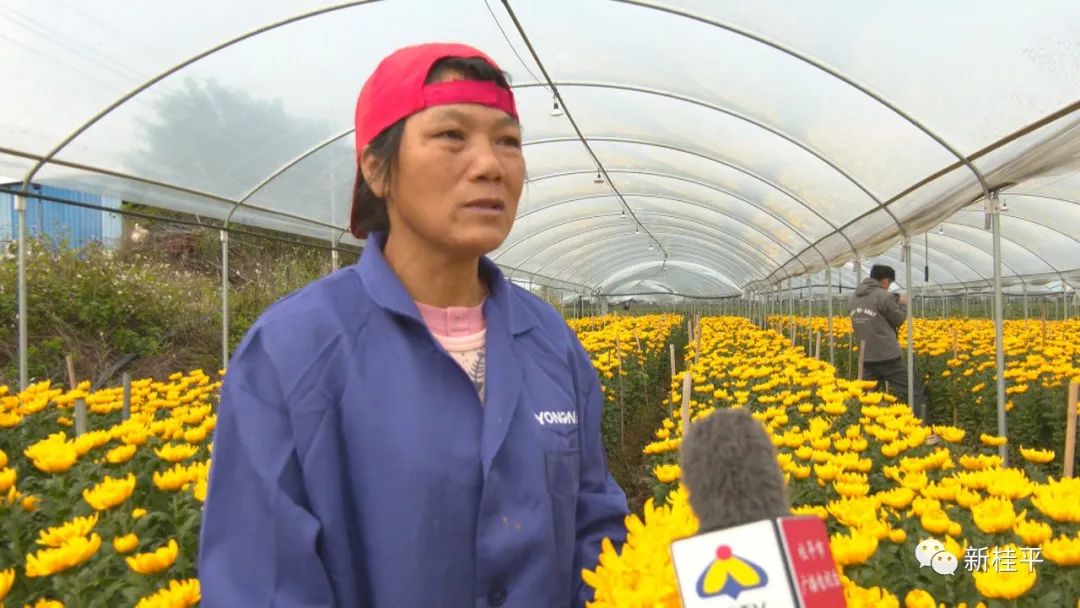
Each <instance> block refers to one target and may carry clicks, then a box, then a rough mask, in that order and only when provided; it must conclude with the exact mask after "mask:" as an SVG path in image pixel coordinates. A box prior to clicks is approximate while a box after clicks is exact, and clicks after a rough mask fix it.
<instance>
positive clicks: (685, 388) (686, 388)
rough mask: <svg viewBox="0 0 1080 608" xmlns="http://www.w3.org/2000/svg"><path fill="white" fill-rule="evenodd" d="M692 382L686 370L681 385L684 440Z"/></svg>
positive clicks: (687, 424)
mask: <svg viewBox="0 0 1080 608" xmlns="http://www.w3.org/2000/svg"><path fill="white" fill-rule="evenodd" d="M692 380H693V378H691V376H690V370H686V372H685V375H684V376H683V384H682V436H683V438H684V439H685V438H686V433H687V431H689V430H690V388H691V382H692Z"/></svg>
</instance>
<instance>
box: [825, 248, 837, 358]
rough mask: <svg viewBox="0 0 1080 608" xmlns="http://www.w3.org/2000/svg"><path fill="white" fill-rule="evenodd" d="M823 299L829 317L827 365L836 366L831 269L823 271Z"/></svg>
mask: <svg viewBox="0 0 1080 608" xmlns="http://www.w3.org/2000/svg"><path fill="white" fill-rule="evenodd" d="M825 297H826V298H827V299H828V302H827V303H826V308H827V311H828V315H829V365H836V359H835V356H834V353H833V347H834V340H833V310H832V300H833V296H832V268H826V269H825Z"/></svg>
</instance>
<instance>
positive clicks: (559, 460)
mask: <svg viewBox="0 0 1080 608" xmlns="http://www.w3.org/2000/svg"><path fill="white" fill-rule="evenodd" d="M580 462H581V454H580V452H579V451H578V450H558V449H552V450H546V451H545V452H544V465H545V467H546V469H547V486H548V498H549V499H550V501H551V527H552V535H553V538H554V541H555V547H554V549H555V572H556V573H557V574H556V579H555V580H554V581H553V584H554V585H555V589H557V590H559V591H560V593H559V595H560V596H562V597H566V599H567V600H570V596H571V594H572V593H573V591H574V585H573V581H574V572H573V570H574V550H575V548H576V546H577V498H578V483H579V479H580ZM564 594H565V595H564ZM560 605H568V604H566V603H560Z"/></svg>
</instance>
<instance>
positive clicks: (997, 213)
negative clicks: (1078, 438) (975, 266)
mask: <svg viewBox="0 0 1080 608" xmlns="http://www.w3.org/2000/svg"><path fill="white" fill-rule="evenodd" d="M989 205H990V226H991V230H992V231H993V233H994V342H995V346H996V351H997V352H996V359H997V376H996V380H997V415H998V437H1008V435H1007V434H1006V433H1007V428H1006V423H1005V337H1004V334H1005V332H1004V321H1003V319H1004V318H1005V310H1004V305H1003V302H1002V294H1001V203H1000V201H999V199H998V193H997V192H991V193H990V201H989ZM998 454H999V455H1000V456H1001V460H1002V466H1003V467H1007V466H1009V449H1008V447H1007V446H1005V445H1001V446H998Z"/></svg>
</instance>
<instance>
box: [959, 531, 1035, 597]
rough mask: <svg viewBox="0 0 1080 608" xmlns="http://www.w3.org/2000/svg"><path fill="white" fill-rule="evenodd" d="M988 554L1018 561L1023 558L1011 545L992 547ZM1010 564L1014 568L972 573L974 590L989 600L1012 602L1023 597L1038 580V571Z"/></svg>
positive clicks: (1017, 548)
mask: <svg viewBox="0 0 1080 608" xmlns="http://www.w3.org/2000/svg"><path fill="white" fill-rule="evenodd" d="M990 553H991V555H995V554H997V555H1008V556H1009V557H1010V558H1011V559H1012V560H1019V559H1021V558H1022V556H1023V553H1022V552H1021V549H1020V547H1017V546H1016V545H1013V544H1008V545H1005V546H1003V547H992V548H991V550H990ZM1012 564H1013V565H1015V566H1016V567H1008V568H1001V567H999V568H988V569H987V571H986V572H981V571H978V570H976V571H974V572H972V576H974V577H975V588H976V589H978V591H979V593H981V594H983V595H984V596H985V597H987V598H989V599H1004V600H1014V599H1016V598H1018V597H1020V596H1022V595H1024V594H1025V593H1027V592H1028V590H1030V589H1031V588H1032V587H1033V586H1034V585H1035V582H1036V581H1037V580H1038V578H1039V574H1038V570H1037V569H1036V568H1029V567H1028V566H1026V565H1018V562H1017V561H1012ZM1010 570H1011V571H1010Z"/></svg>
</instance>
